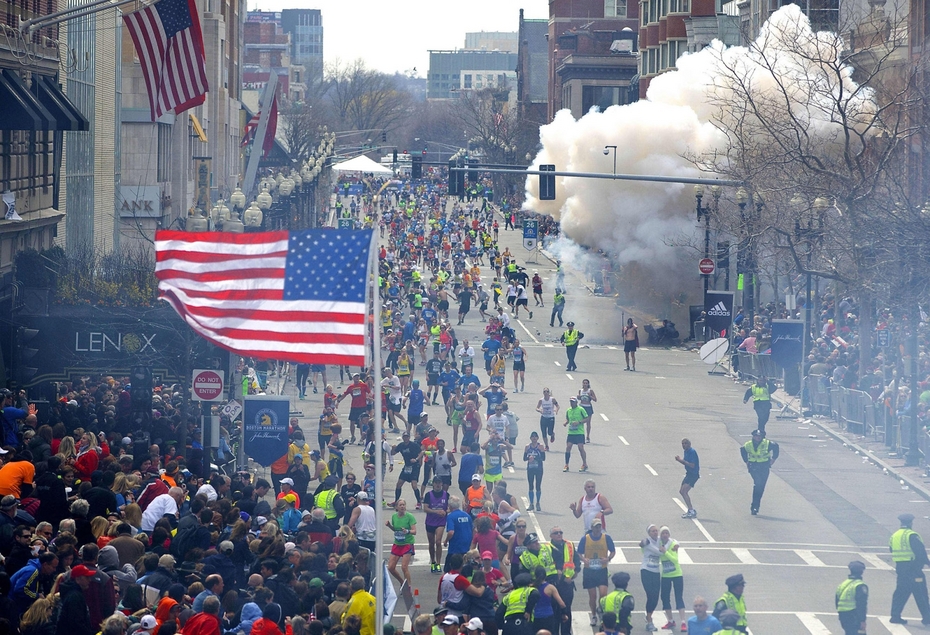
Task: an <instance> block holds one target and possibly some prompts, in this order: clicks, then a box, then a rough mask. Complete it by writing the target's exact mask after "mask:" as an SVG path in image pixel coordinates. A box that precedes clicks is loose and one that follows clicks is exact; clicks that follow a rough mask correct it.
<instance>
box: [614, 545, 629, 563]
mask: <svg viewBox="0 0 930 635" xmlns="http://www.w3.org/2000/svg"><path fill="white" fill-rule="evenodd" d="M610 564H629V560H627V559H626V555H625V554H624V553H623V549H617V553H616V554H615V555H614V557H613V558H611V559H610Z"/></svg>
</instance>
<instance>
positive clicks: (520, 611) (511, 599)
mask: <svg viewBox="0 0 930 635" xmlns="http://www.w3.org/2000/svg"><path fill="white" fill-rule="evenodd" d="M524 553H525V552H524ZM532 580H533V578H532V577H531V576H530V574H529V573H525V572H524V573H521V574H519V575H517V577H515V578H514V579H513V591H511V592H510V593H508V594H507V595H505V596H504V598H503V599H502V600H501V603H500V605H499V606H498V607H497V613H496V614H495V618H496V621H497V623H498V624H500V625H501V633H502V635H534V633H536V629H535V628H533V610H534V609H535V608H536V603H537V602H538V601H539V591H537V590H536V588H535V587H532V586H530V583H531V582H532Z"/></svg>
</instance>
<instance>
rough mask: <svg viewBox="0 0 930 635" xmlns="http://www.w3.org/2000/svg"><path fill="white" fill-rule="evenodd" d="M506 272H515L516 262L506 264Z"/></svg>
mask: <svg viewBox="0 0 930 635" xmlns="http://www.w3.org/2000/svg"><path fill="white" fill-rule="evenodd" d="M507 272H508V273H517V263H515V262H511V263H510V264H508V265H507Z"/></svg>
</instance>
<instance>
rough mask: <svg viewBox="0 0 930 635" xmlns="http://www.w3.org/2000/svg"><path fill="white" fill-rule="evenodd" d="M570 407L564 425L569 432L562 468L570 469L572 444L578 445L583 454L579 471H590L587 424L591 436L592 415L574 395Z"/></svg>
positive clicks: (565, 470)
mask: <svg viewBox="0 0 930 635" xmlns="http://www.w3.org/2000/svg"><path fill="white" fill-rule="evenodd" d="M569 402H570V403H569V408H568V410H566V411H565V423H563V424H562V425H563V426H565V427H567V428H568V433H567V436H566V438H565V467H564V468H563V469H562V471H563V472H567V471H568V464H569V461H570V460H571V458H572V446H573V445H577V446H578V453H579V454H580V455H581V469H579V470H578V471H579V472H587V471H588V453H587V452H585V449H584V444H585V426H587V431H588V434H587V436H588V437H590V436H591V416H590V415H589V414H588V413H587V412H585V410H584V408H580V407H579V406H578V398H577V397H572V398H571V399H569Z"/></svg>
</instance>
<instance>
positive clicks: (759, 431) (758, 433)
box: [752, 429, 762, 437]
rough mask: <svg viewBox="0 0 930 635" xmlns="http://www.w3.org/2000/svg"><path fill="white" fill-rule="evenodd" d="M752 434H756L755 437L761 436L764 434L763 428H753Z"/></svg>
mask: <svg viewBox="0 0 930 635" xmlns="http://www.w3.org/2000/svg"><path fill="white" fill-rule="evenodd" d="M752 436H754V437H761V436H762V430H758V429H756V430H753V431H752Z"/></svg>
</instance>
